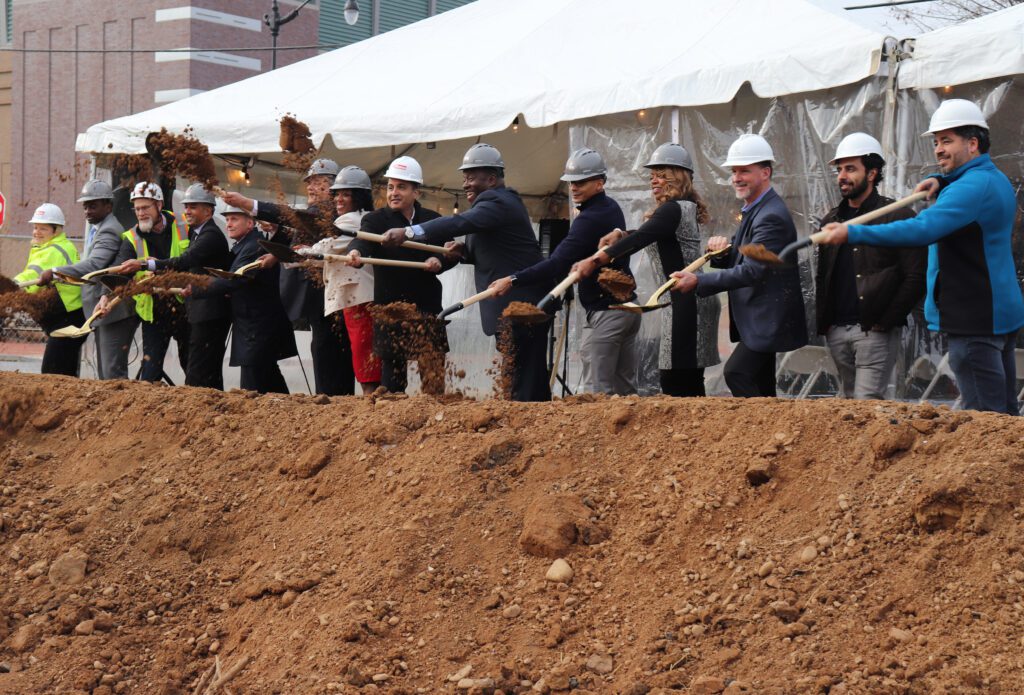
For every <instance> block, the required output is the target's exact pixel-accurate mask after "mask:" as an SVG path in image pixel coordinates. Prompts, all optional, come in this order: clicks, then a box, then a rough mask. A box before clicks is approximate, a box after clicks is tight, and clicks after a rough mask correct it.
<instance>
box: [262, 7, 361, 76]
mask: <svg viewBox="0 0 1024 695" xmlns="http://www.w3.org/2000/svg"><path fill="white" fill-rule="evenodd" d="M350 1H351V2H353V4H354V0H350ZM309 3H310V0H303V2H302V4H301V5H299V6H298V7H296V8H295V9H294V10H292V11H291V12H289V13H288V14H286V15H285V16H284V17H282V16H281V12H280V10H279V9H278V6H277V0H274V3H273V5H271V7H270V12H269V13H267V14H265V15H263V23H264V24H266V25H267V26H268V27H270V38H271V41H272V43H271V47H272V48H271V50H270V69H271V70H276V69H277V35H278V34H279V33H280V32H281V26H282V25H285V24H287V23H288V22H290V21H292V20H293V19H295V18H296V17H298V16H299V10H301V9H302V8H303V7H305V6H306V5H308V4H309ZM358 14H359V9H358V8H356V15H357V17H358ZM345 18H346V20H347V19H348V5H346V6H345ZM349 23H350V24H351V23H352V22H349Z"/></svg>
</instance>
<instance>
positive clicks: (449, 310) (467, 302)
mask: <svg viewBox="0 0 1024 695" xmlns="http://www.w3.org/2000/svg"><path fill="white" fill-rule="evenodd" d="M496 291H497V290H496V289H494V290H489V289H488V290H484V291H483V292H477V293H476V294H474V295H473V296H472V297H466V298H465V299H463V300H462V301H461V302H458V303H456V304H452V305H451V306H450V307H446V308H445V309H444V310H443V311H442V312H441V313H440V314H438V315H437V318H439V319H443V318H444V317H445V316H451V315H452V314H454V313H455V312H457V311H462V310H463V309H465V308H466V307H467V306H473V305H474V304H476V303H477V302H479V301H482V300H484V299H490V298H491V297H493V296H494V293H495V292H496Z"/></svg>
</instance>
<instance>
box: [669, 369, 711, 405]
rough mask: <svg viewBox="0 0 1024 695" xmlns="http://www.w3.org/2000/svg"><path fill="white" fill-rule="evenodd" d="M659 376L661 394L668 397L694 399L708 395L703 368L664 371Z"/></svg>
mask: <svg viewBox="0 0 1024 695" xmlns="http://www.w3.org/2000/svg"><path fill="white" fill-rule="evenodd" d="M659 376H660V377H661V392H662V393H663V394H665V395H666V396H676V397H679V398H692V397H695V396H706V395H707V392H706V391H705V390H704V368H703V367H694V368H692V369H662V370H660V374H659Z"/></svg>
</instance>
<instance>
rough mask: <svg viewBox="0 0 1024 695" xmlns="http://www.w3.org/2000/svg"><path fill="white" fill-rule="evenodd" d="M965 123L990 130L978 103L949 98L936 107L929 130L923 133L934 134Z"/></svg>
mask: <svg viewBox="0 0 1024 695" xmlns="http://www.w3.org/2000/svg"><path fill="white" fill-rule="evenodd" d="M963 125H976V126H980V127H982V128H984V129H985V130H988V123H987V122H986V121H985V114H983V113H982V112H981V109H979V108H978V105H977V104H975V103H974V102H973V101H967V100H966V99H947V100H946V101H944V102H942V103H941V104H939V108H937V109H935V113H933V114H932V120H931V122H930V123H929V124H928V130H927V131H926V132H924V133H921V135H932V134H934V133H937V132H939V131H940V130H949V129H950V128H959V127H960V126H963Z"/></svg>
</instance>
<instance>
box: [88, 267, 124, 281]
mask: <svg viewBox="0 0 1024 695" xmlns="http://www.w3.org/2000/svg"><path fill="white" fill-rule="evenodd" d="M120 267H121V266H119V265H115V266H111V267H110V268H100V269H99V270H94V271H92V272H91V273H86V274H85V275H83V276H82V279H83V280H90V279H92V278H94V277H96V276H97V275H105V274H106V273H112V272H114V271H115V270H117V269H118V268H120Z"/></svg>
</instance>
